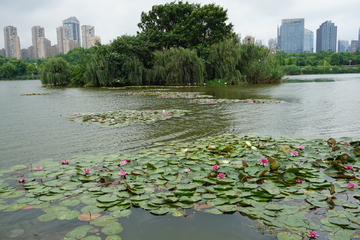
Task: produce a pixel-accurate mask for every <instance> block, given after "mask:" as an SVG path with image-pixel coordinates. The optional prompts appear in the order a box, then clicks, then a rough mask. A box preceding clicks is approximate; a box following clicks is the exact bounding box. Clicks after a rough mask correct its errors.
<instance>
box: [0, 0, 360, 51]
mask: <svg viewBox="0 0 360 240" xmlns="http://www.w3.org/2000/svg"><path fill="white" fill-rule="evenodd" d="M167 2H171V1H166V0H162V1H161V0H130V1H129V0H101V1H100V0H31V1H29V0H0V10H1V11H0V27H1V29H2V33H3V29H4V27H5V26H9V25H11V26H14V27H17V33H18V36H19V37H20V45H21V48H28V47H29V46H31V45H32V42H31V27H32V26H35V25H40V26H42V27H44V28H45V37H46V38H48V39H49V40H50V41H51V44H52V45H54V44H57V39H56V28H57V27H59V26H61V25H62V21H63V20H65V19H67V18H69V17H71V16H75V17H76V18H77V19H78V20H79V21H80V26H82V25H92V26H95V35H96V36H100V37H101V42H102V43H103V44H106V43H108V42H109V41H111V40H112V39H115V38H116V37H117V36H120V35H124V34H128V35H135V34H136V32H137V31H138V30H139V28H138V27H137V24H138V23H139V22H140V15H141V12H143V11H144V12H148V11H150V10H151V7H152V6H153V5H159V4H165V3H167ZM189 2H191V3H200V4H201V5H205V4H209V3H215V4H217V5H220V6H221V7H223V8H224V9H227V10H228V19H229V20H228V22H231V23H232V24H233V25H234V31H235V32H236V33H238V34H240V35H241V37H245V36H247V35H252V36H254V37H255V38H256V39H260V40H262V41H263V43H265V44H266V45H267V42H268V39H269V38H276V29H277V26H278V25H280V24H281V19H288V18H305V28H307V29H310V30H311V31H313V32H314V38H316V29H317V28H318V27H319V25H320V24H321V23H323V22H325V21H326V20H331V21H332V22H334V23H335V25H336V26H337V27H338V33H337V39H338V40H339V39H341V40H349V41H351V40H357V39H358V34H359V28H360V14H359V12H360V11H359V10H360V0H346V1H339V0H212V1H211V0H209V1H208V0H199V1H191V0H190V1H189ZM314 40H315V39H314ZM314 46H315V42H314ZM1 48H4V37H3V34H2V37H0V49H1Z"/></svg>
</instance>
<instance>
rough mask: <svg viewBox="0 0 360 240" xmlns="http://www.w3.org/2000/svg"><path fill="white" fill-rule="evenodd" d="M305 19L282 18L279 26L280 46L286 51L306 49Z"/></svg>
mask: <svg viewBox="0 0 360 240" xmlns="http://www.w3.org/2000/svg"><path fill="white" fill-rule="evenodd" d="M304 39H305V19H304V18H295V19H282V20H281V26H280V27H278V47H279V48H280V50H281V51H284V52H286V53H301V52H303V51H304Z"/></svg>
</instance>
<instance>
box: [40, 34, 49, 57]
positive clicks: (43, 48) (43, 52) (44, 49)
mask: <svg viewBox="0 0 360 240" xmlns="http://www.w3.org/2000/svg"><path fill="white" fill-rule="evenodd" d="M50 50H51V42H50V40H49V39H47V38H44V37H41V38H40V40H39V58H47V57H50Z"/></svg>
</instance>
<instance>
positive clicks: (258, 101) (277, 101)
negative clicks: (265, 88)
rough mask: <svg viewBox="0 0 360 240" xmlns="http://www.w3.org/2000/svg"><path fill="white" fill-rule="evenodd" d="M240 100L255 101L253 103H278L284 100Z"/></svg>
mask: <svg viewBox="0 0 360 240" xmlns="http://www.w3.org/2000/svg"><path fill="white" fill-rule="evenodd" d="M242 102H245V103H255V104H264V103H267V104H278V103H283V102H284V101H281V100H270V99H245V100H242Z"/></svg>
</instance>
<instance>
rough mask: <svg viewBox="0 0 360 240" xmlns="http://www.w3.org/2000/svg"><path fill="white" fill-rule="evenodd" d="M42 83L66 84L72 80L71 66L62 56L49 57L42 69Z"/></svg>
mask: <svg viewBox="0 0 360 240" xmlns="http://www.w3.org/2000/svg"><path fill="white" fill-rule="evenodd" d="M40 73H41V77H40V80H41V83H42V84H51V85H54V86H59V85H66V84H67V83H68V82H70V80H69V79H70V66H69V63H68V62H66V61H65V60H64V59H62V58H49V59H47V60H46V61H45V63H44V64H43V65H42V67H41V69H40Z"/></svg>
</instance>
